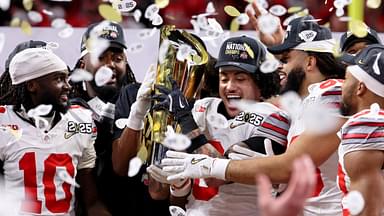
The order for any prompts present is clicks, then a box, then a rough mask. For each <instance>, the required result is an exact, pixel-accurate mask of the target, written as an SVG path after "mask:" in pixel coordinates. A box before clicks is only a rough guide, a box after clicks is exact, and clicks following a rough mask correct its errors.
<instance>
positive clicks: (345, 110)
mask: <svg viewBox="0 0 384 216" xmlns="http://www.w3.org/2000/svg"><path fill="white" fill-rule="evenodd" d="M340 114H341V115H342V116H350V115H352V108H351V106H349V105H348V104H346V103H345V102H341V104H340Z"/></svg>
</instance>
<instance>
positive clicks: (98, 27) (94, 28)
mask: <svg viewBox="0 0 384 216" xmlns="http://www.w3.org/2000/svg"><path fill="white" fill-rule="evenodd" d="M92 34H95V35H96V36H97V37H99V38H103V39H106V40H108V41H109V42H110V45H109V47H115V48H120V49H126V48H127V46H126V44H125V39H124V31H123V28H122V27H121V26H120V25H119V24H118V23H115V22H110V21H103V22H99V23H94V24H91V25H90V26H88V28H87V30H86V31H85V33H84V34H83V37H82V38H81V47H80V51H81V56H84V55H85V54H87V53H88V50H87V40H88V39H89V38H90V37H91V35H92Z"/></svg>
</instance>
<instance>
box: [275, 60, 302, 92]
mask: <svg viewBox="0 0 384 216" xmlns="http://www.w3.org/2000/svg"><path fill="white" fill-rule="evenodd" d="M304 78H305V71H304V70H303V68H299V67H297V68H293V69H292V70H291V71H290V72H289V74H288V76H287V81H286V83H285V85H284V86H282V88H281V92H280V94H284V93H286V92H289V91H294V92H296V93H298V92H299V90H300V86H301V84H302V83H303V80H304Z"/></svg>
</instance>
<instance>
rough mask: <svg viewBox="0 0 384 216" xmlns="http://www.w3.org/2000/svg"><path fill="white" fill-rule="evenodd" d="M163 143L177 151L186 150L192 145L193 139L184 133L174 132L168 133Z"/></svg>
mask: <svg viewBox="0 0 384 216" xmlns="http://www.w3.org/2000/svg"><path fill="white" fill-rule="evenodd" d="M162 144H163V145H164V146H166V147H168V148H170V149H174V150H176V151H184V150H185V149H187V148H188V147H189V146H190V145H191V140H190V139H189V138H188V137H187V136H186V135H184V134H178V133H173V134H169V135H167V136H166V137H165V138H164V140H163V143H162Z"/></svg>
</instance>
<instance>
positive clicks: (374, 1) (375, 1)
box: [367, 0, 381, 9]
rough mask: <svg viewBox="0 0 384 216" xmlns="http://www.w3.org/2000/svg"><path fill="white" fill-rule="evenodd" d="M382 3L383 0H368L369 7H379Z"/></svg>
mask: <svg viewBox="0 0 384 216" xmlns="http://www.w3.org/2000/svg"><path fill="white" fill-rule="evenodd" d="M380 5H381V0H367V7H369V8H372V9H377V8H379V7H380Z"/></svg>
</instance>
